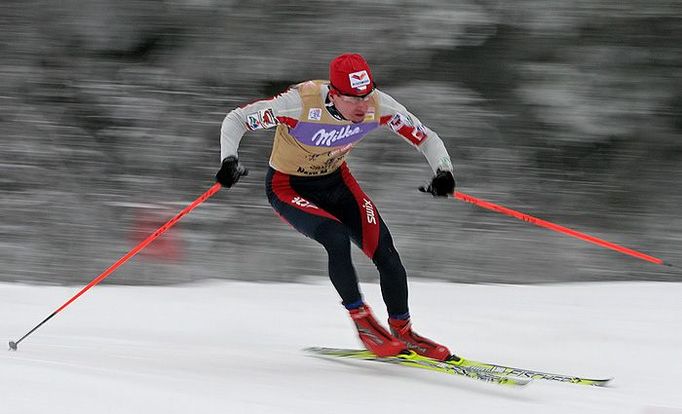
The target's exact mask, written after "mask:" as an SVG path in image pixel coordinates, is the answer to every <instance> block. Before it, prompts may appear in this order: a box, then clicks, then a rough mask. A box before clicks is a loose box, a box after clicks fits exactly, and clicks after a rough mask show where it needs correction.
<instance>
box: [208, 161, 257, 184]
mask: <svg viewBox="0 0 682 414" xmlns="http://www.w3.org/2000/svg"><path fill="white" fill-rule="evenodd" d="M242 175H249V170H248V169H247V168H245V167H243V166H241V165H240V164H239V160H237V157H235V156H234V155H230V156H229V157H227V158H225V159H224V160H223V164H222V165H221V166H220V170H219V171H218V173H217V174H216V175H215V179H216V181H218V182H219V183H220V184H221V185H222V186H223V187H226V188H230V187H232V186H233V185H235V184H237V181H239V178H240V177H241V176H242Z"/></svg>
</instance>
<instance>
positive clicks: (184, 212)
mask: <svg viewBox="0 0 682 414" xmlns="http://www.w3.org/2000/svg"><path fill="white" fill-rule="evenodd" d="M221 187H222V186H221V185H220V183H215V184H214V185H213V186H212V187H211V188H209V189H208V190H207V191H206V192H205V193H204V194H202V195H201V196H199V198H197V199H196V200H194V201H193V202H192V204H190V205H189V206H187V207H185V208H184V209H183V210H182V211H181V212H179V213H178V214H177V215H176V216H175V217H173V218H172V219H170V220H168V222H166V224H164V225H163V226H161V227H159V228H158V229H157V230H156V231H155V232H154V233H152V234H151V235H149V237H147V238H146V239H144V240H142V241H141V242H140V243H139V244H138V245H137V246H135V247H133V249H132V250H130V251H129V252H128V253H126V254H125V255H124V256H123V257H121V258H120V259H118V260H117V261H116V263H114V264H112V265H111V266H109V268H108V269H107V270H105V271H104V272H102V274H100V275H99V276H97V277H96V278H94V279H93V280H92V282H90V283H88V285H87V286H85V287H84V288H83V289H81V290H80V291H79V292H78V293H76V294H75V295H73V297H72V298H71V299H69V300H68V301H66V303H64V304H63V305H62V306H60V307H59V308H58V309H57V310H56V311H54V312H52V313H51V314H50V316H48V317H47V318H45V319H43V321H42V322H40V323H39V324H38V325H36V326H35V327H34V328H33V329H31V330H30V331H29V332H28V333H27V334H26V335H24V336H22V337H21V338H20V339H19V340H18V341H16V342H14V341H9V348H10V350H13V351H16V350H17V345H19V343H20V342H21V341H23V340H24V339H26V338H27V337H28V336H29V335H31V334H32V333H33V332H35V331H36V330H37V329H38V328H40V327H41V326H43V325H44V324H45V322H47V321H49V320H50V319H52V318H53V317H54V316H55V315H56V314H58V313H59V312H61V311H62V310H63V309H64V308H66V307H67V306H69V305H70V304H71V303H73V301H75V300H76V299H78V298H79V297H80V296H81V295H82V294H83V293H85V292H87V291H88V290H90V288H91V287H93V286H95V285H96V284H98V283H99V282H101V281H102V280H104V279H106V278H107V276H109V275H110V274H112V273H113V272H114V271H115V270H116V269H118V268H119V267H120V266H121V265H122V264H123V263H125V262H127V261H128V260H129V259H130V258H131V257H133V256H135V255H136V254H137V253H139V252H140V251H141V250H142V249H144V248H145V247H147V245H149V243H151V242H153V241H154V240H156V239H157V238H158V237H159V236H161V235H162V234H163V233H165V232H166V231H167V230H168V229H170V228H171V227H173V226H174V225H175V224H176V223H177V222H178V221H180V219H182V218H183V217H184V216H186V215H187V214H188V213H189V212H190V211H192V210H194V208H195V207H197V206H198V205H199V204H201V203H203V202H204V201H206V200H208V199H209V198H210V197H211V196H213V195H214V194H215V193H217V192H218V191H220V188H221Z"/></svg>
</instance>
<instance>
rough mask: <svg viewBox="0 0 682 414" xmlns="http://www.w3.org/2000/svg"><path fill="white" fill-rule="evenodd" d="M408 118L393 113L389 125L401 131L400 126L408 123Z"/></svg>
mask: <svg viewBox="0 0 682 414" xmlns="http://www.w3.org/2000/svg"><path fill="white" fill-rule="evenodd" d="M406 123H407V122H406V119H405V117H404V116H403V115H402V114H399V113H396V114H395V115H393V118H391V120H390V121H388V126H389V127H390V128H391V129H392V130H393V131H394V132H398V131H400V128H402V127H403V126H405V124H406Z"/></svg>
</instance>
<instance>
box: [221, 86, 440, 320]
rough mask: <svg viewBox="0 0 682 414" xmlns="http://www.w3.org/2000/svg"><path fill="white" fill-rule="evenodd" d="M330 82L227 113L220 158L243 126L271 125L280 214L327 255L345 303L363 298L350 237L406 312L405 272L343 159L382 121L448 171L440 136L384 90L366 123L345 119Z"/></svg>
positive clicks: (396, 309)
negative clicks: (332, 96)
mask: <svg viewBox="0 0 682 414" xmlns="http://www.w3.org/2000/svg"><path fill="white" fill-rule="evenodd" d="M328 94H329V86H328V82H327V81H308V82H304V83H301V84H298V85H295V86H293V87H292V88H290V89H289V90H287V91H286V92H284V93H282V94H280V95H277V96H275V97H273V98H270V99H266V100H260V101H257V102H254V103H251V104H249V105H246V106H244V107H241V108H238V109H235V110H233V111H231V112H230V113H228V114H227V116H226V117H225V120H224V121H223V124H222V128H221V139H220V143H221V160H223V159H225V158H227V157H229V156H237V149H238V147H239V143H240V141H241V139H242V137H243V135H244V134H245V133H246V132H247V131H253V130H258V129H268V128H273V127H276V131H275V138H274V144H273V148H272V153H271V156H270V168H269V171H268V174H267V179H266V193H267V195H268V200H269V201H270V204H271V205H272V206H273V208H274V209H275V211H276V212H277V214H278V215H279V216H280V217H282V218H283V219H284V220H285V221H287V222H288V223H290V224H291V225H292V226H293V227H294V228H296V229H297V230H298V231H299V232H301V233H303V234H304V235H306V236H308V237H310V238H312V239H314V240H317V241H318V242H319V243H321V244H322V245H323V246H324V248H325V249H326V250H327V252H328V255H329V276H330V278H331V281H332V283H333V285H334V287H335V288H336V290H337V291H338V293H339V295H340V296H341V298H342V301H343V302H342V303H343V304H344V305H345V306H346V307H348V308H352V307H356V306H358V304H359V303H362V297H361V294H360V290H359V287H358V282H357V276H356V273H355V270H354V268H353V265H352V262H351V255H350V240H353V241H354V242H355V243H356V244H357V245H358V246H359V247H360V248H362V250H363V252H364V253H365V254H366V255H367V256H368V257H369V258H370V259H371V260H372V261H373V262H374V263H375V265H376V266H377V269H378V270H379V274H380V284H381V290H382V295H383V298H384V302H385V303H386V306H387V309H388V313H389V315H392V316H397V315H400V316H403V317H404V316H405V315H407V314H408V305H407V276H406V272H405V269H404V267H403V265H402V263H401V261H400V257H399V255H398V253H397V251H396V249H395V247H394V245H393V240H392V238H391V234H390V232H389V230H388V227H386V224H385V223H384V221H383V219H382V218H381V216H380V215H379V212H378V210H377V208H376V206H375V205H374V203H373V202H372V201H371V199H370V198H369V197H368V196H367V195H366V194H365V193H364V192H363V191H362V189H361V188H360V186H359V184H358V183H357V181H356V180H355V179H354V178H353V176H352V174H351V173H350V170H349V169H348V166H347V165H346V163H345V158H346V156H347V155H348V154H349V153H350V151H351V150H352V149H353V148H354V147H355V146H356V145H357V144H358V143H359V142H360V141H361V140H362V139H363V138H364V137H365V136H366V135H367V134H368V133H369V132H371V131H372V130H374V129H376V128H378V127H380V126H385V127H387V128H390V129H391V130H392V131H393V132H395V133H396V134H397V135H399V136H400V137H402V138H403V139H404V140H405V141H407V142H408V143H409V144H411V145H412V146H414V147H415V148H416V149H418V150H419V151H420V152H421V153H422V154H424V156H425V157H426V159H427V161H428V163H429V165H430V166H431V168H432V170H433V171H434V172H436V171H437V170H439V169H440V170H444V171H452V162H451V160H450V156H449V155H448V153H447V150H446V149H445V146H444V145H443V142H442V140H441V139H440V137H439V136H438V135H437V134H436V133H435V132H434V131H432V130H430V129H429V128H427V127H425V126H424V125H422V123H421V122H420V121H419V119H417V118H416V117H415V116H414V115H413V114H411V113H410V112H408V111H407V110H406V109H405V107H404V106H402V105H401V104H400V103H398V102H397V101H396V100H395V99H393V98H392V97H391V96H389V95H388V94H386V93H384V92H382V91H380V90H376V91H375V93H373V94H372V95H371V96H370V101H369V110H368V112H367V114H366V116H365V119H364V121H363V122H360V123H352V122H350V121H348V120H346V119H344V118H343V117H342V116H341V114H340V113H338V111H337V110H336V108H334V106H333V105H332V104H331V102H330V100H329V96H328Z"/></svg>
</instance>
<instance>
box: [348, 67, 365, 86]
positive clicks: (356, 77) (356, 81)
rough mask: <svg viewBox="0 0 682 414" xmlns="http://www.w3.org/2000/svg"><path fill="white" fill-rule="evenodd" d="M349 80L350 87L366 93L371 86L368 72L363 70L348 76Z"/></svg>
mask: <svg viewBox="0 0 682 414" xmlns="http://www.w3.org/2000/svg"><path fill="white" fill-rule="evenodd" d="M348 79H350V87H351V88H353V89H359V90H361V91H364V90H365V89H367V85H369V83H370V81H369V75H368V74H367V71H366V70H361V71H358V72H353V73H349V74H348Z"/></svg>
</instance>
